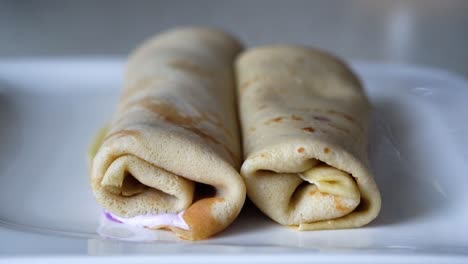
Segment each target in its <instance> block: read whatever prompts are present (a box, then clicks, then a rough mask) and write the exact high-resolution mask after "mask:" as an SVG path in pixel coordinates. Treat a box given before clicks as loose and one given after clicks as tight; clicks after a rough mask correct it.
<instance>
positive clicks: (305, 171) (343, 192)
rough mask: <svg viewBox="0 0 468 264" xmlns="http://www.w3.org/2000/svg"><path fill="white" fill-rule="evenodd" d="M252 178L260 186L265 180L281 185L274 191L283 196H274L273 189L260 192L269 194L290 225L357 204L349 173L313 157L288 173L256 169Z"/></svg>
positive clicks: (331, 216)
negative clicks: (270, 191)
mask: <svg viewBox="0 0 468 264" xmlns="http://www.w3.org/2000/svg"><path fill="white" fill-rule="evenodd" d="M296 165H297V166H296ZM255 177H257V179H258V180H260V181H259V182H263V183H262V184H261V185H264V184H266V183H267V182H269V183H270V184H280V185H281V186H282V187H280V188H279V189H278V190H277V191H279V190H280V189H281V190H283V192H284V193H283V195H278V194H277V193H276V192H277V191H275V193H268V194H266V193H265V194H263V195H267V196H269V197H270V198H269V199H272V201H271V202H274V203H276V204H277V206H276V207H277V208H278V210H283V212H284V213H285V214H287V215H289V216H288V217H287V218H286V219H289V220H287V221H285V223H286V222H287V223H294V224H293V225H299V224H302V223H312V222H316V221H323V220H331V219H336V218H339V217H343V216H345V215H347V214H349V213H351V212H353V211H354V210H356V209H357V208H358V206H359V204H360V203H361V195H360V191H359V188H358V186H357V183H356V181H355V179H354V177H353V176H352V175H350V174H349V173H346V172H344V171H341V170H339V169H337V168H334V167H332V166H330V165H328V164H326V163H323V162H321V161H319V160H316V159H308V160H303V161H301V162H298V163H297V164H295V165H294V166H291V167H290V168H289V170H288V172H276V171H271V170H257V171H256V173H255ZM258 177H259V178H258ZM265 177H267V178H269V180H266V178H265ZM262 178H263V179H265V180H262ZM270 186H271V185H270ZM265 188H267V186H266V185H265ZM275 188H276V187H275ZM278 197H283V198H278ZM273 200H274V201H273ZM279 208H282V209H279Z"/></svg>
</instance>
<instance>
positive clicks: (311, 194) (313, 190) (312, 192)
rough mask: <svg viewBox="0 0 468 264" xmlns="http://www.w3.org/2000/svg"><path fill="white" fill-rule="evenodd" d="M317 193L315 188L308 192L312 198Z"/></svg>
mask: <svg viewBox="0 0 468 264" xmlns="http://www.w3.org/2000/svg"><path fill="white" fill-rule="evenodd" d="M317 192H319V190H318V188H317V187H315V188H313V189H312V190H310V191H309V195H310V196H314V195H315V194H316V193H317Z"/></svg>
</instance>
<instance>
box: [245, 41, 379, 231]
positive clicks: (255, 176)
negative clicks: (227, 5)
mask: <svg viewBox="0 0 468 264" xmlns="http://www.w3.org/2000/svg"><path fill="white" fill-rule="evenodd" d="M236 73H237V81H238V96H239V108H240V120H241V126H242V132H243V146H244V156H245V161H244V163H243V165H242V167H241V175H242V177H243V178H244V180H245V183H246V186H247V195H248V197H249V198H250V199H251V200H252V201H253V203H254V204H255V205H256V206H257V207H258V208H259V209H260V210H262V211H263V212H264V213H265V214H266V215H268V216H269V217H270V218H272V219H273V220H275V221H276V222H278V223H280V224H282V225H287V226H295V227H298V229H299V230H317V229H338V228H351V227H359V226H363V225H365V224H367V223H369V222H370V221H372V220H373V219H374V218H375V217H376V216H377V214H378V213H379V211H380V206H381V199H380V193H379V190H378V188H377V185H376V183H375V181H374V178H373V177H372V175H371V173H370V171H369V164H368V159H367V152H366V149H367V126H368V113H369V109H370V104H369V102H368V100H367V98H366V96H365V94H364V91H363V88H362V86H361V84H360V82H359V80H358V78H357V77H356V76H355V75H354V74H353V73H352V72H351V70H350V69H349V68H348V67H347V66H346V65H345V64H344V63H343V62H341V61H340V60H338V59H337V58H335V57H333V56H331V55H329V54H326V53H324V52H321V51H318V50H314V49H310V48H306V47H299V46H287V45H284V46H266V47H259V48H255V49H252V50H249V51H246V52H244V53H243V54H241V55H240V57H239V58H238V59H237V62H236Z"/></svg>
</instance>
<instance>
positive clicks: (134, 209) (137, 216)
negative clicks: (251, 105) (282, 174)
mask: <svg viewBox="0 0 468 264" xmlns="http://www.w3.org/2000/svg"><path fill="white" fill-rule="evenodd" d="M240 50H241V45H240V44H239V42H238V41H237V40H236V39H234V38H233V37H231V36H229V35H228V34H226V33H223V32H220V31H217V30H214V29H203V28H182V29H176V30H173V31H169V32H166V33H163V34H161V35H159V36H156V37H155V38H152V39H150V40H148V41H146V42H144V43H143V45H142V46H140V47H139V48H138V49H137V50H136V51H134V52H133V54H132V55H131V56H130V58H129V61H128V65H127V69H126V74H125V79H124V89H123V93H122V96H121V98H120V101H119V103H118V109H117V111H116V113H115V116H114V117H113V119H112V122H111V123H110V125H109V126H108V130H107V131H105V132H103V133H101V134H104V135H105V136H102V135H101V136H98V137H97V138H98V141H102V142H100V143H98V144H96V147H95V148H96V153H95V155H92V156H94V157H93V159H92V168H91V188H92V190H93V193H94V196H95V198H96V200H97V201H98V202H99V203H100V204H101V205H102V206H103V207H104V209H105V211H106V215H108V216H109V218H110V219H113V220H115V221H118V222H124V223H129V224H135V225H141V226H145V227H148V228H154V229H157V228H165V229H170V230H172V231H173V232H175V233H176V234H177V235H178V236H180V237H181V238H184V239H190V240H197V239H204V238H207V237H209V236H211V235H213V234H215V233H217V232H219V231H221V230H223V229H224V228H226V227H227V226H228V225H229V224H230V223H231V222H232V221H233V220H234V219H235V218H236V216H237V215H238V214H239V211H240V210H241V208H242V205H243V203H244V200H245V185H244V183H243V180H242V178H241V177H240V175H239V173H238V169H239V167H240V136H239V131H238V124H237V117H236V116H237V115H236V102H235V99H234V98H235V96H234V95H235V87H234V82H235V80H234V75H233V72H234V71H233V61H234V58H235V56H236V55H237V54H238V53H239V51H240ZM99 138H101V140H99Z"/></svg>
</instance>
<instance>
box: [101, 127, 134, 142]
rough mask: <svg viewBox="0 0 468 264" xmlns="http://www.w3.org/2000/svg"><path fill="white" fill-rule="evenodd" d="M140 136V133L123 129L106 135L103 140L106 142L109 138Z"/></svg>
mask: <svg viewBox="0 0 468 264" xmlns="http://www.w3.org/2000/svg"><path fill="white" fill-rule="evenodd" d="M140 135H141V134H140V131H137V130H130V129H123V130H119V131H116V132H113V133H111V134H109V135H107V136H106V138H105V139H104V140H108V139H110V138H121V137H139V136H140Z"/></svg>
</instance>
